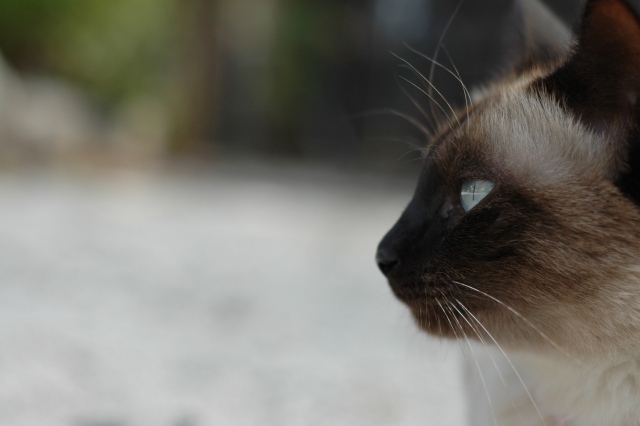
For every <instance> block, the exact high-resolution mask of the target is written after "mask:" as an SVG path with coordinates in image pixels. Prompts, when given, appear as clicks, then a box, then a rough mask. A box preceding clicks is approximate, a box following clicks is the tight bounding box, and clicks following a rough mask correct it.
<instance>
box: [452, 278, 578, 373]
mask: <svg viewBox="0 0 640 426" xmlns="http://www.w3.org/2000/svg"><path fill="white" fill-rule="evenodd" d="M451 282H452V283H454V284H456V285H460V286H462V287H465V288H468V289H469V290H472V291H475V292H477V293H479V294H482V295H483V296H485V297H487V298H489V299H491V300H493V301H494V302H496V303H498V304H499V305H501V306H503V307H504V308H506V309H507V310H508V311H509V312H511V313H512V314H514V315H515V316H516V317H518V318H520V319H521V320H522V321H524V323H525V324H527V325H528V326H529V327H531V328H532V329H533V330H534V331H535V332H536V333H538V334H539V335H540V336H541V337H542V338H543V339H545V340H546V341H547V342H548V343H549V344H550V345H551V346H553V347H554V348H555V349H557V350H558V351H559V352H560V353H562V354H563V355H565V356H566V357H567V358H568V359H569V360H570V361H572V362H575V363H577V364H579V365H581V366H582V365H583V364H582V363H581V362H580V361H579V360H577V359H575V358H574V357H572V356H571V355H570V354H569V353H568V352H567V351H566V350H564V349H563V348H562V346H560V345H559V344H558V343H556V342H555V341H554V340H553V339H551V338H550V337H549V336H548V335H547V334H546V333H544V332H543V331H542V330H540V328H538V327H537V326H536V325H535V324H533V323H532V322H531V321H529V320H528V319H527V318H526V317H525V316H524V315H522V314H521V313H520V312H518V311H516V310H515V309H514V308H512V307H511V306H509V305H507V304H506V303H504V302H503V301H501V300H500V299H498V298H496V297H494V296H492V295H490V294H488V293H485V292H484V291H482V290H478V289H477V288H475V287H472V286H470V285H468V284H464V283H461V282H460V281H455V280H452V281H451Z"/></svg>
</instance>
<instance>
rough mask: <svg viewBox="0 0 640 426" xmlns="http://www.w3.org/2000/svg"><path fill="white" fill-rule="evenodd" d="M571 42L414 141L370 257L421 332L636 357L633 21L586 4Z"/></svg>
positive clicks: (525, 65) (638, 245)
mask: <svg viewBox="0 0 640 426" xmlns="http://www.w3.org/2000/svg"><path fill="white" fill-rule="evenodd" d="M572 40H573V41H572V44H571V47H570V48H569V49H564V48H562V47H561V46H560V47H558V48H557V49H556V50H554V51H555V52H563V51H564V52H566V53H564V54H563V55H560V56H556V55H539V54H537V53H536V54H532V55H530V56H528V57H526V60H525V61H521V62H520V65H519V66H518V67H516V68H515V70H514V71H513V72H512V73H511V74H509V75H508V76H507V77H505V78H503V79H502V80H500V81H497V82H495V83H493V84H491V85H490V86H488V87H487V88H486V89H485V90H483V92H482V96H481V97H480V98H479V99H478V100H477V101H476V102H475V103H474V104H473V105H472V106H470V107H469V108H465V109H462V110H460V111H459V112H457V114H456V117H455V119H453V120H451V121H449V122H447V123H444V125H443V126H441V129H440V131H439V132H438V133H437V135H436V136H435V137H434V138H433V140H431V141H430V142H429V144H428V145H427V147H426V148H425V155H424V164H423V167H422V171H421V175H420V178H419V181H418V185H417V188H416V190H415V194H414V196H413V198H412V200H411V202H410V203H409V205H408V207H407V208H406V210H405V211H404V212H403V214H402V216H401V217H400V219H399V220H398V222H397V223H396V224H395V225H394V226H393V228H392V229H391V230H390V231H389V232H388V233H387V235H386V236H385V237H384V239H383V240H382V242H381V243H380V245H379V247H378V253H377V262H378V265H379V267H380V269H381V270H382V272H383V273H384V274H385V275H386V277H387V278H388V281H389V283H390V285H391V288H392V290H393V292H394V293H395V295H396V296H397V297H398V298H399V299H400V300H401V301H403V302H404V303H406V304H407V305H408V306H409V308H410V309H411V311H412V314H413V315H414V317H415V318H416V320H417V322H418V324H419V325H420V327H422V328H423V329H424V330H426V331H428V332H430V333H434V334H438V335H441V336H448V337H457V336H459V335H460V334H461V333H462V332H464V333H465V334H466V335H468V336H469V337H473V336H476V335H478V334H480V335H481V336H482V335H484V336H483V337H486V340H488V341H490V339H494V338H495V339H496V341H497V342H499V343H500V345H502V346H507V347H509V348H512V349H523V350H534V351H535V350H540V351H543V350H546V349H548V348H549V347H550V346H554V347H556V348H557V349H558V348H560V349H562V350H563V351H565V352H568V353H570V354H572V355H575V356H592V355H597V356H601V355H616V354H623V353H628V352H635V353H637V352H638V351H640V132H639V126H638V124H639V123H640V108H639V107H638V97H639V95H640V21H639V20H638V17H637V15H636V14H635V12H634V11H633V10H632V9H631V8H630V6H629V5H628V4H626V3H625V2H624V1H622V0H590V1H588V2H587V5H586V7H585V10H584V13H583V18H582V23H581V24H580V26H579V27H578V29H577V30H576V31H575V33H574V36H573V39H572ZM547 42H548V38H547V40H546V41H545V43H547ZM538 46H543V45H538ZM545 49H546V50H545V51H546V52H550V51H551V50H550V47H549V46H547V47H545ZM534 53H535V52H534ZM542 57H544V60H541V58H542ZM480 323H481V325H480ZM489 333H490V334H491V336H488V334H489Z"/></svg>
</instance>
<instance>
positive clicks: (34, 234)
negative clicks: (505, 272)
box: [0, 162, 465, 426]
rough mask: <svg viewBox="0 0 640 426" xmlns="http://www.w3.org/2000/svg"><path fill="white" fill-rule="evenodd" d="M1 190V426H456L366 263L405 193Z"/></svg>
mask: <svg viewBox="0 0 640 426" xmlns="http://www.w3.org/2000/svg"><path fill="white" fill-rule="evenodd" d="M206 169H207V170H206V171H204V169H203V170H202V171H200V172H199V171H197V168H195V169H194V168H193V167H190V168H189V170H190V171H189V173H183V172H181V170H180V167H174V168H169V169H166V168H165V169H163V170H151V171H131V170H126V169H123V170H119V171H118V170H111V171H108V172H100V173H91V174H86V173H83V172H53V171H48V172H43V171H33V170H32V171H29V170H28V169H26V170H20V171H17V172H13V173H4V174H0V200H2V201H1V203H2V208H1V209H0V348H1V349H0V424H1V425H11V426H42V425H48V426H143V425H144V426H147V425H148V426H163V425H166V426H205V425H206V426H209V425H211V426H213V425H216V426H217V425H230V426H243V425H255V426H258V425H260V426H267V425H274V426H275V425H277V426H286V425H300V426H314V425H332V426H338V425H345V426H347V425H348V426H357V425H363V426H364V425H366V426H373V425H394V426H398V425H412V426H413V425H425V426H429V425H447V426H456V425H461V424H463V420H462V419H463V418H464V414H465V413H464V408H463V407H464V403H463V401H462V392H461V383H460V382H461V380H460V372H459V371H460V370H459V368H458V367H459V364H460V358H461V356H460V354H459V347H458V346H457V345H454V344H451V343H448V342H439V341H436V340H435V339H433V338H430V337H428V336H425V335H423V334H422V333H420V332H418V331H417V329H416V327H415V326H414V324H413V323H412V320H411V319H410V317H409V314H408V312H407V310H406V309H405V308H404V307H403V306H402V305H401V304H400V303H399V302H398V301H396V300H395V299H394V297H393V295H392V293H391V292H390V290H389V289H388V287H387V284H386V282H385V280H384V279H383V277H382V276H381V274H380V273H379V272H378V271H377V270H376V267H375V264H374V261H373V255H374V251H375V246H376V244H377V242H378V241H379V239H380V238H381V237H382V235H383V234H384V232H386V230H387V229H388V228H389V227H390V226H391V225H392V223H393V222H394V221H395V219H396V218H397V217H398V216H399V214H400V212H401V209H402V208H403V206H404V205H405V204H406V202H407V201H408V199H409V197H410V193H411V190H412V186H413V184H412V183H411V181H405V180H393V179H391V178H389V177H388V176H382V177H378V176H373V175H366V174H360V175H356V174H344V173H341V172H337V171H335V170H329V169H326V168H313V167H306V166H305V167H304V168H301V167H298V166H294V165H288V164H286V163H271V164H270V165H265V164H264V163H263V164H261V165H260V164H258V163H248V162H235V163H226V164H217V165H215V166H213V167H211V166H208V167H207V168H206Z"/></svg>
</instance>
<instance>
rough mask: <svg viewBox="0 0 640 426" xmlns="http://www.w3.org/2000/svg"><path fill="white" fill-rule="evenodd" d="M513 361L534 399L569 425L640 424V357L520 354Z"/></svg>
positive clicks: (627, 425) (621, 425)
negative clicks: (573, 357) (571, 357)
mask: <svg viewBox="0 0 640 426" xmlns="http://www.w3.org/2000/svg"><path fill="white" fill-rule="evenodd" d="M514 361H515V362H516V363H517V364H518V367H519V368H520V369H521V371H522V375H523V377H524V379H525V381H526V382H528V383H529V384H530V385H531V392H532V393H533V394H534V398H536V399H537V400H539V402H540V404H541V405H542V406H543V407H544V409H545V411H546V412H549V413H554V414H555V415H557V418H558V419H559V420H560V421H562V422H565V424H567V425H572V426H574V425H575V426H596V425H603V424H607V425H610V426H634V425H640V404H638V401H640V355H638V356H635V357H632V358H628V359H625V360H622V361H621V360H616V361H611V360H608V361H603V360H601V361H597V360H589V361H586V362H585V361H581V362H576V361H574V360H569V359H567V358H566V357H564V356H540V355H531V354H516V355H514ZM559 424H563V423H559Z"/></svg>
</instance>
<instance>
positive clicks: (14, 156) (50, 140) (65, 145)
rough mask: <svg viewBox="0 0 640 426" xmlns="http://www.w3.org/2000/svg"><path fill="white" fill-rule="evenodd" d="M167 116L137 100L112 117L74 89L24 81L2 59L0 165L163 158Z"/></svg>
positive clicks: (149, 102) (146, 101)
mask: <svg viewBox="0 0 640 426" xmlns="http://www.w3.org/2000/svg"><path fill="white" fill-rule="evenodd" d="M163 116H164V110H163V108H161V107H160V106H159V104H158V103H157V102H153V101H152V100H149V99H135V100H133V101H131V102H129V103H128V104H125V105H124V106H123V107H121V108H120V109H119V110H118V111H117V112H116V114H114V117H107V116H105V114H102V113H101V112H100V111H99V109H98V108H97V106H96V105H95V104H94V103H93V102H91V100H90V98H89V97H88V96H87V95H86V94H84V93H83V92H81V91H80V90H79V89H78V88H76V87H74V86H73V85H71V84H69V83H67V82H64V81H62V80H58V79H54V78H49V77H35V76H21V75H19V74H18V73H16V72H14V71H13V70H12V69H11V68H10V67H9V65H8V64H7V63H6V62H5V61H4V60H3V59H2V57H0V165H5V166H6V165H25V164H57V163H61V162H64V163H69V162H71V163H73V162H80V161H85V160H87V159H92V160H96V159H97V160H100V161H103V160H119V161H121V160H140V159H144V158H149V157H159V156H161V155H163V154H164V150H165V147H166V143H165V141H166V133H167V130H166V128H167V126H166V125H164V121H163V119H162V117H163Z"/></svg>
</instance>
